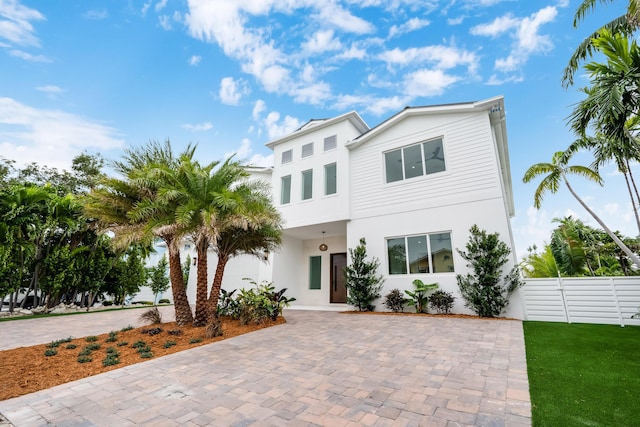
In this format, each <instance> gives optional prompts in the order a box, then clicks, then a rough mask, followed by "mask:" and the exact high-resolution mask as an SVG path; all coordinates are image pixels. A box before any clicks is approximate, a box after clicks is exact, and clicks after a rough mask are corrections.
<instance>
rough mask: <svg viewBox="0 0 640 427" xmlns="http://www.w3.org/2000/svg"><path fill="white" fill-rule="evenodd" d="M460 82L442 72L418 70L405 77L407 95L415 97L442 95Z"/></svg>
mask: <svg viewBox="0 0 640 427" xmlns="http://www.w3.org/2000/svg"><path fill="white" fill-rule="evenodd" d="M458 80H460V79H459V78H458V77H456V76H452V75H449V74H446V73H445V72H444V71H442V70H428V69H423V70H418V71H416V72H413V73H409V74H407V75H406V76H405V93H406V94H407V95H411V96H414V97H417V96H425V97H429V96H437V95H442V93H443V92H444V90H445V89H447V88H448V87H449V86H451V85H452V84H454V83H455V82H457V81H458Z"/></svg>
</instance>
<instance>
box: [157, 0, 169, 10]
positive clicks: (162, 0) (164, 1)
mask: <svg viewBox="0 0 640 427" xmlns="http://www.w3.org/2000/svg"><path fill="white" fill-rule="evenodd" d="M167 1H168V0H160V1H159V2H158V3H156V7H155V9H156V12H160V11H161V10H162V9H164V8H165V6H166V5H167Z"/></svg>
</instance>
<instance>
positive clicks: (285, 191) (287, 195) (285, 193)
mask: <svg viewBox="0 0 640 427" xmlns="http://www.w3.org/2000/svg"><path fill="white" fill-rule="evenodd" d="M287 203H291V175H287V176H283V177H282V178H280V204H281V205H286V204H287Z"/></svg>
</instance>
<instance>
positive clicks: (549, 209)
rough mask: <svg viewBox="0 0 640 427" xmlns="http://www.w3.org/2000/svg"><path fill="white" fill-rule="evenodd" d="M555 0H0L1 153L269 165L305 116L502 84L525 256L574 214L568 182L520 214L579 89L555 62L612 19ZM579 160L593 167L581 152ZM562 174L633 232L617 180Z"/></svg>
mask: <svg viewBox="0 0 640 427" xmlns="http://www.w3.org/2000/svg"><path fill="white" fill-rule="evenodd" d="M579 3H580V1H567V0H556V1H554V0H536V1H526V0H313V1H309V0H244V1H235V0H218V1H213V0H188V1H187V0H148V1H145V0H142V1H134V0H129V1H124V0H103V1H92V2H87V1H77V0H76V1H71V0H69V1H63V2H59V1H56V2H54V1H28V0H0V155H1V156H3V157H5V158H8V159H13V160H15V161H16V162H17V163H18V164H24V163H27V162H32V161H35V162H38V163H41V164H46V165H48V166H52V167H58V168H68V167H69V166H70V161H71V159H72V158H73V157H74V156H75V155H77V154H79V153H81V152H83V151H87V152H89V153H101V154H102V155H103V156H104V157H105V158H108V159H109V158H118V157H119V156H120V154H121V153H122V149H123V148H124V147H133V146H138V145H141V144H144V143H146V142H147V141H149V140H158V141H163V140H165V139H167V138H169V139H171V141H172V143H173V144H174V146H175V147H176V148H177V149H179V148H181V147H183V146H184V145H186V144H187V143H189V142H193V143H198V151H197V153H198V157H199V158H200V159H202V160H203V161H205V160H214V159H221V158H223V157H225V156H228V155H230V154H231V153H234V152H236V153H238V156H239V157H240V158H243V159H246V160H248V161H249V162H251V163H254V164H259V165H270V164H271V153H270V150H269V149H267V148H266V147H264V144H265V143H266V142H267V141H269V140H271V139H273V138H276V137H279V136H282V135H284V134H286V133H288V132H291V131H292V130H294V129H296V128H297V127H299V126H300V125H301V124H303V123H305V122H306V121H308V120H309V119H311V118H324V117H333V116H336V115H339V114H342V113H344V112H347V111H351V110H356V111H357V112H358V113H359V114H360V115H361V116H362V117H363V118H364V120H365V121H366V122H367V123H368V124H369V126H375V125H376V124H378V123H380V122H381V121H382V120H384V119H385V118H387V117H389V116H390V115H393V114H394V113H396V112H397V111H399V110H400V109H402V108H404V107H405V106H407V105H411V106H417V105H430V104H442V103H452V102H466V101H475V100H481V99H485V98H490V97H493V96H497V95H504V97H505V104H506V112H507V127H508V132H509V149H510V154H511V172H512V176H513V185H514V193H515V204H516V218H514V220H513V222H512V226H513V231H514V238H515V241H516V249H517V252H518V255H519V256H522V255H524V254H525V253H526V248H527V247H528V246H529V245H531V244H533V243H536V244H538V245H539V246H540V244H541V243H542V242H543V241H544V240H545V239H548V236H549V231H550V230H551V229H552V228H553V224H552V223H551V220H552V219H553V218H554V217H562V216H565V215H569V214H572V215H574V216H577V217H579V218H582V219H584V220H585V221H587V222H588V223H589V224H592V225H597V224H595V222H594V221H593V220H591V218H590V217H588V215H587V214H586V212H584V211H583V210H582V208H581V207H580V206H579V205H578V204H577V203H576V202H574V201H573V200H572V199H571V196H570V194H569V193H568V192H567V191H566V190H565V189H562V190H561V191H560V192H559V193H558V194H557V195H551V194H550V195H548V196H547V197H546V198H545V201H544V203H543V207H542V209H541V210H539V211H536V210H535V209H533V207H532V200H533V192H534V191H535V185H533V184H528V185H525V184H523V183H522V181H521V179H522V175H523V174H524V172H525V170H526V169H527V168H528V167H529V166H530V165H531V164H533V163H538V162H543V161H549V160H550V159H551V156H552V154H553V153H554V152H555V151H558V150H564V149H565V148H566V147H567V146H568V145H569V143H570V142H571V141H572V140H573V137H572V135H571V134H570V133H569V132H568V130H567V128H566V126H565V123H566V117H567V116H568V115H569V113H570V110H571V105H572V104H574V103H575V102H577V101H578V100H580V99H581V95H580V93H578V91H577V87H580V86H584V85H586V84H587V83H588V80H587V79H586V77H585V76H584V75H582V73H581V72H579V73H578V76H577V79H576V87H574V88H569V89H568V90H564V89H562V87H561V85H560V79H561V75H562V70H563V68H564V66H565V65H566V62H567V60H568V58H569V56H570V55H571V53H572V52H573V49H574V48H575V46H577V45H578V43H579V42H580V40H582V38H583V37H585V36H586V35H588V34H590V33H591V32H592V31H594V30H595V29H596V28H597V27H599V26H600V25H601V24H603V23H605V22H608V21H609V20H610V19H611V18H613V17H614V16H619V15H621V14H623V12H624V4H625V2H616V4H613V5H608V6H598V9H597V13H594V14H592V15H591V16H589V17H588V18H587V19H586V20H585V21H584V23H583V24H582V25H581V26H580V28H579V29H574V28H573V27H572V20H573V14H574V12H575V8H576V7H577V5H578V4H579ZM575 161H576V163H580V164H589V163H590V162H591V157H590V156H589V155H587V154H585V155H581V156H578V157H576V160H575ZM601 172H602V175H603V177H604V178H605V181H606V184H605V187H604V188H599V187H598V186H597V185H594V184H590V183H586V182H584V181H583V180H582V179H580V178H574V179H573V184H575V187H576V190H577V191H578V192H579V193H580V194H581V195H582V196H584V198H585V200H586V201H587V202H588V203H589V204H590V205H591V206H592V207H593V208H594V209H595V210H596V212H597V213H598V214H601V215H602V217H603V219H604V220H605V222H606V223H607V224H608V225H609V226H611V227H612V228H614V229H619V230H620V231H622V232H623V233H625V234H628V235H636V234H637V230H636V229H635V227H634V225H633V221H632V215H631V210H630V203H629V201H628V197H627V196H626V190H625V187H624V181H623V180H622V179H621V176H620V175H619V174H617V173H616V172H615V168H614V167H613V166H609V167H605V168H603V169H602V171H601Z"/></svg>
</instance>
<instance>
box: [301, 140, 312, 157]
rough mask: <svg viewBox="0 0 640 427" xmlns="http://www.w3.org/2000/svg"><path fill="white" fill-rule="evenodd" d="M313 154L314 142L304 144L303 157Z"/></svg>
mask: <svg viewBox="0 0 640 427" xmlns="http://www.w3.org/2000/svg"><path fill="white" fill-rule="evenodd" d="M309 156H313V142H310V143H308V144H305V145H303V146H302V157H303V158H304V157H309Z"/></svg>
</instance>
